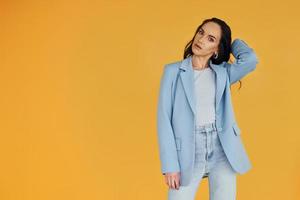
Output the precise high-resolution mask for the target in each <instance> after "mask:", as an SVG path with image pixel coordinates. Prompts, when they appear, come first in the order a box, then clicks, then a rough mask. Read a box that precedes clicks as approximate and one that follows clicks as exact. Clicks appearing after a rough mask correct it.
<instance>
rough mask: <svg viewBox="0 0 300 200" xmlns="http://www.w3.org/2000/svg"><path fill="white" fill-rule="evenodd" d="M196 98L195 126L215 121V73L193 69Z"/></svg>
mask: <svg viewBox="0 0 300 200" xmlns="http://www.w3.org/2000/svg"><path fill="white" fill-rule="evenodd" d="M193 72H194V89H195V91H194V92H195V97H196V125H203V124H206V123H212V122H214V121H215V92H216V85H215V78H216V77H215V73H214V71H213V70H212V69H211V68H210V67H207V68H204V69H201V70H196V69H193Z"/></svg>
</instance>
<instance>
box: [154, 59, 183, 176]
mask: <svg viewBox="0 0 300 200" xmlns="http://www.w3.org/2000/svg"><path fill="white" fill-rule="evenodd" d="M172 74H173V73H172V70H171V68H170V67H168V65H165V66H164V69H163V73H162V76H161V79H160V88H159V97H158V104H157V135H158V144H159V156H160V161H161V172H162V173H163V174H165V173H166V172H179V171H180V167H179V162H178V156H177V150H176V143H175V137H174V133H173V128H172V125H171V109H172V105H171V90H172V85H173V79H174V78H173V76H172Z"/></svg>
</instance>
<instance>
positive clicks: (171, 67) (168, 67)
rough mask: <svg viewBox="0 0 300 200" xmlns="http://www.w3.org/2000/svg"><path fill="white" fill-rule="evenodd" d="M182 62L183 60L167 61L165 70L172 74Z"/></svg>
mask: <svg viewBox="0 0 300 200" xmlns="http://www.w3.org/2000/svg"><path fill="white" fill-rule="evenodd" d="M181 62H182V60H177V61H173V62H169V63H166V64H165V65H164V71H165V72H166V73H171V74H173V73H176V72H177V70H178V68H179V67H180V65H181Z"/></svg>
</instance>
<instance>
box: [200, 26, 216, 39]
mask: <svg viewBox="0 0 300 200" xmlns="http://www.w3.org/2000/svg"><path fill="white" fill-rule="evenodd" d="M199 30H203V31H204V29H203V28H200V29H199ZM204 32H205V31H204ZM209 36H211V37H213V38H215V39H217V38H216V37H215V36H213V35H209Z"/></svg>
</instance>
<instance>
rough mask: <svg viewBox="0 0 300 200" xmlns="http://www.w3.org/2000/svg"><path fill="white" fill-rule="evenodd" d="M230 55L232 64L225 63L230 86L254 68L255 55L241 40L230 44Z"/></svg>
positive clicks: (256, 61) (256, 59)
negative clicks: (232, 57) (232, 58)
mask: <svg viewBox="0 0 300 200" xmlns="http://www.w3.org/2000/svg"><path fill="white" fill-rule="evenodd" d="M231 53H232V54H233V56H234V57H235V60H234V62H233V63H232V64H230V63H226V65H225V66H226V68H227V73H228V76H229V81H230V84H233V83H235V82H237V81H238V80H240V79H241V78H243V77H244V76H245V75H247V74H248V73H250V72H251V71H253V70H254V69H255V68H256V64H257V63H258V58H257V55H256V54H255V52H254V50H253V49H252V48H250V47H249V46H248V45H247V44H246V43H245V42H244V41H243V40H241V39H238V38H237V39H235V40H234V41H233V42H232V44H231Z"/></svg>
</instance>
